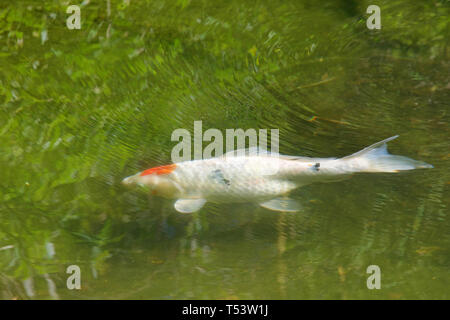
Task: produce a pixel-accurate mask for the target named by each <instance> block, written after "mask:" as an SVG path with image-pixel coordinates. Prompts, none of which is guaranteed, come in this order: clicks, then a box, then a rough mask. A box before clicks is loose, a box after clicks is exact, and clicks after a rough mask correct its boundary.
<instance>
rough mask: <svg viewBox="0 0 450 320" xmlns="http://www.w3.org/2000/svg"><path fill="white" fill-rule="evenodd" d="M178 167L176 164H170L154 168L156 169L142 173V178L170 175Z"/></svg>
mask: <svg viewBox="0 0 450 320" xmlns="http://www.w3.org/2000/svg"><path fill="white" fill-rule="evenodd" d="M176 167H177V165H176V164H168V165H165V166H159V167H154V168H150V169H147V170H144V171H142V172H141V174H140V176H141V177H143V176H146V175H149V174H156V175H158V176H159V175H163V174H169V173H171V172H172V171H173V170H175V168H176Z"/></svg>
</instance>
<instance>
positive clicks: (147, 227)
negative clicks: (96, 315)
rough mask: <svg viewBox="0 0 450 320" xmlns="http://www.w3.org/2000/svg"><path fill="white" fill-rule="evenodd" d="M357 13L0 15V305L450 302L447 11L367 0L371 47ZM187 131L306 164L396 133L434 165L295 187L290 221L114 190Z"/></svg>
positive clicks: (41, 11)
mask: <svg viewBox="0 0 450 320" xmlns="http://www.w3.org/2000/svg"><path fill="white" fill-rule="evenodd" d="M370 4H372V3H370V2H368V1H351V0H349V1H344V0H341V1H312V0H302V1H299V0H295V1H259V0H257V1H241V0H226V1H224V0H220V1H209V2H205V1H195V0H192V1H190V0H171V1H169V0H152V1H131V0H124V1H113V0H111V1H84V2H83V3H82V5H81V7H80V9H81V29H80V30H76V29H75V30H69V29H68V28H67V26H66V19H67V18H68V17H69V14H67V13H66V8H67V6H68V3H67V1H42V2H39V4H37V3H36V2H35V1H30V0H28V1H20V2H18V3H14V4H12V3H6V2H5V3H2V4H1V5H0V7H1V11H0V17H1V18H0V48H1V50H0V103H1V109H0V168H1V172H2V174H1V178H2V179H1V182H0V186H1V189H0V298H1V299H430V298H431V299H448V298H450V295H449V293H450V290H449V287H450V281H449V280H450V277H449V267H450V233H449V227H450V217H449V210H448V208H449V183H450V173H449V160H450V154H449V146H450V143H449V136H450V135H449V133H450V131H449V113H450V104H449V101H450V99H449V98H450V94H449V90H450V79H449V72H448V71H449V70H450V69H449V48H448V39H449V25H448V21H449V20H448V18H449V6H448V2H446V1H443V0H442V1H437V0H434V1H427V2H419V1H403V0H401V1H400V0H389V1H387V0H386V1H384V0H381V1H377V5H379V6H380V8H381V24H382V28H381V29H380V30H369V29H368V28H367V26H366V19H367V18H368V16H369V14H367V13H366V8H367V7H368V6H369V5H370ZM197 120H201V121H202V124H203V130H206V129H208V128H217V129H219V130H221V131H222V132H225V130H226V129H227V128H243V129H248V128H255V129H279V134H280V140H279V148H280V152H281V153H283V154H289V155H302V156H309V157H342V156H345V155H348V154H351V153H353V152H356V151H358V150H360V149H362V148H364V147H366V146H368V145H370V144H372V143H375V142H377V141H380V140H382V139H385V138H388V137H390V136H393V135H396V134H398V135H400V137H399V138H398V139H396V140H394V141H392V142H390V143H389V150H390V151H391V152H392V153H394V154H401V155H404V156H408V157H411V158H414V159H418V160H423V161H426V162H428V163H430V164H432V165H434V168H433V169H425V170H414V171H405V172H401V173H397V174H388V173H381V174H358V175H355V176H353V177H352V178H351V179H349V180H345V181H340V182H335V183H327V184H313V185H309V186H305V187H303V188H300V189H297V190H296V191H294V192H293V193H292V195H291V197H292V198H295V199H297V200H298V201H299V202H300V203H301V204H302V211H301V212H298V213H288V212H273V211H268V210H266V209H263V208H261V207H258V206H257V205H255V204H252V203H248V204H247V203H244V204H225V205H214V204H207V205H206V206H205V207H204V208H203V209H201V210H200V211H198V212H195V213H193V214H181V213H178V212H177V211H175V210H174V208H173V201H172V200H166V199H162V198H157V197H153V196H149V195H147V194H145V193H142V192H139V191H136V190H130V189H126V188H124V187H123V186H121V185H120V181H121V180H122V179H123V178H124V177H126V176H129V175H131V174H134V173H136V172H138V171H141V170H143V169H147V168H150V167H153V166H159V165H163V164H168V163H170V162H171V150H172V148H173V147H174V146H175V144H176V142H173V141H171V134H172V132H173V131H174V130H175V129H177V128H185V129H187V130H189V131H190V132H192V130H193V125H194V121H197ZM205 145H206V144H205ZM71 265H77V266H79V268H80V270H81V289H80V290H77V289H73V290H69V289H68V288H67V286H66V281H67V278H68V277H69V276H70V274H67V273H66V269H67V268H68V267H69V266H71ZM370 265H377V266H379V268H380V271H381V289H379V290H377V289H373V290H370V289H368V287H367V285H366V282H367V278H368V277H369V276H370V274H368V273H367V272H366V270H367V267H368V266H370Z"/></svg>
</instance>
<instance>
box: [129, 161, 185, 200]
mask: <svg viewBox="0 0 450 320" xmlns="http://www.w3.org/2000/svg"><path fill="white" fill-rule="evenodd" d="M175 167H176V165H168V166H161V167H155V168H150V169H147V170H144V171H142V172H138V173H137V174H135V175H132V176H129V177H126V178H125V179H123V180H122V184H123V185H125V186H129V187H133V186H137V187H139V188H142V189H144V190H145V191H149V192H151V193H152V194H154V195H159V196H163V197H168V198H172V197H174V196H175V195H176V193H177V192H178V189H179V188H178V185H177V183H176V182H175V181H174V180H173V179H172V176H171V175H170V173H171V172H172V171H173V170H174V169H175Z"/></svg>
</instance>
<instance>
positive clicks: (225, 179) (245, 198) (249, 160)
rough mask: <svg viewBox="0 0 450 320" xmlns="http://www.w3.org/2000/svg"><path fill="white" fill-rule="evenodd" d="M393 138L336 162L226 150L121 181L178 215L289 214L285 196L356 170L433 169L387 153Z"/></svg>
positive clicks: (292, 204) (290, 206) (295, 205)
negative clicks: (225, 206)
mask: <svg viewBox="0 0 450 320" xmlns="http://www.w3.org/2000/svg"><path fill="white" fill-rule="evenodd" d="M397 137H398V136H393V137H391V138H388V139H386V140H383V141H380V142H377V143H375V144H373V145H371V146H369V147H367V148H365V149H363V150H361V151H359V152H357V153H354V154H352V155H349V156H346V157H343V158H340V159H337V158H308V157H297V156H287V155H281V154H272V153H270V152H267V151H261V150H258V149H246V150H245V151H246V152H245V154H243V155H240V154H239V152H231V153H226V154H224V155H223V156H220V157H216V158H211V159H202V160H193V161H184V162H179V163H174V164H169V165H165V166H160V167H155V168H150V169H147V170H145V171H142V172H139V173H137V174H135V175H133V176H130V177H127V178H125V179H124V180H123V181H122V183H123V184H125V185H140V186H144V187H147V188H148V189H149V190H150V191H151V193H152V194H155V195H158V196H162V197H166V198H171V199H177V200H176V201H175V205H174V206H175V209H176V210H177V211H179V212H183V213H190V212H194V211H197V210H199V209H200V208H202V207H203V205H204V204H205V203H206V202H207V201H209V202H213V203H230V202H255V203H258V204H260V205H261V206H262V207H264V208H267V209H270V210H276V211H291V212H295V211H298V210H299V209H300V206H299V204H298V203H297V202H296V201H295V200H291V199H288V198H286V195H287V194H288V193H289V192H290V191H292V190H294V189H296V188H298V187H301V186H304V185H307V184H311V183H314V182H331V181H338V180H342V179H345V178H347V177H349V176H350V175H351V174H353V173H357V172H398V171H401V170H412V169H418V168H433V166H432V165H430V164H427V163H425V162H422V161H417V160H413V159H410V158H407V157H403V156H397V155H391V154H389V153H388V152H387V146H386V143H387V142H388V141H391V140H393V139H395V138H397ZM238 151H239V150H238ZM241 151H242V150H241Z"/></svg>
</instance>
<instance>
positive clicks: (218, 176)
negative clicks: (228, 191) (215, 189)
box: [209, 169, 231, 186]
mask: <svg viewBox="0 0 450 320" xmlns="http://www.w3.org/2000/svg"><path fill="white" fill-rule="evenodd" d="M209 177H210V178H211V179H212V180H214V181H216V182H219V183H222V184H225V185H227V186H230V184H231V182H230V180H228V179H225V177H224V176H223V173H222V171H221V170H220V169H216V170H214V171H212V172H211V174H210V175H209Z"/></svg>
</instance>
